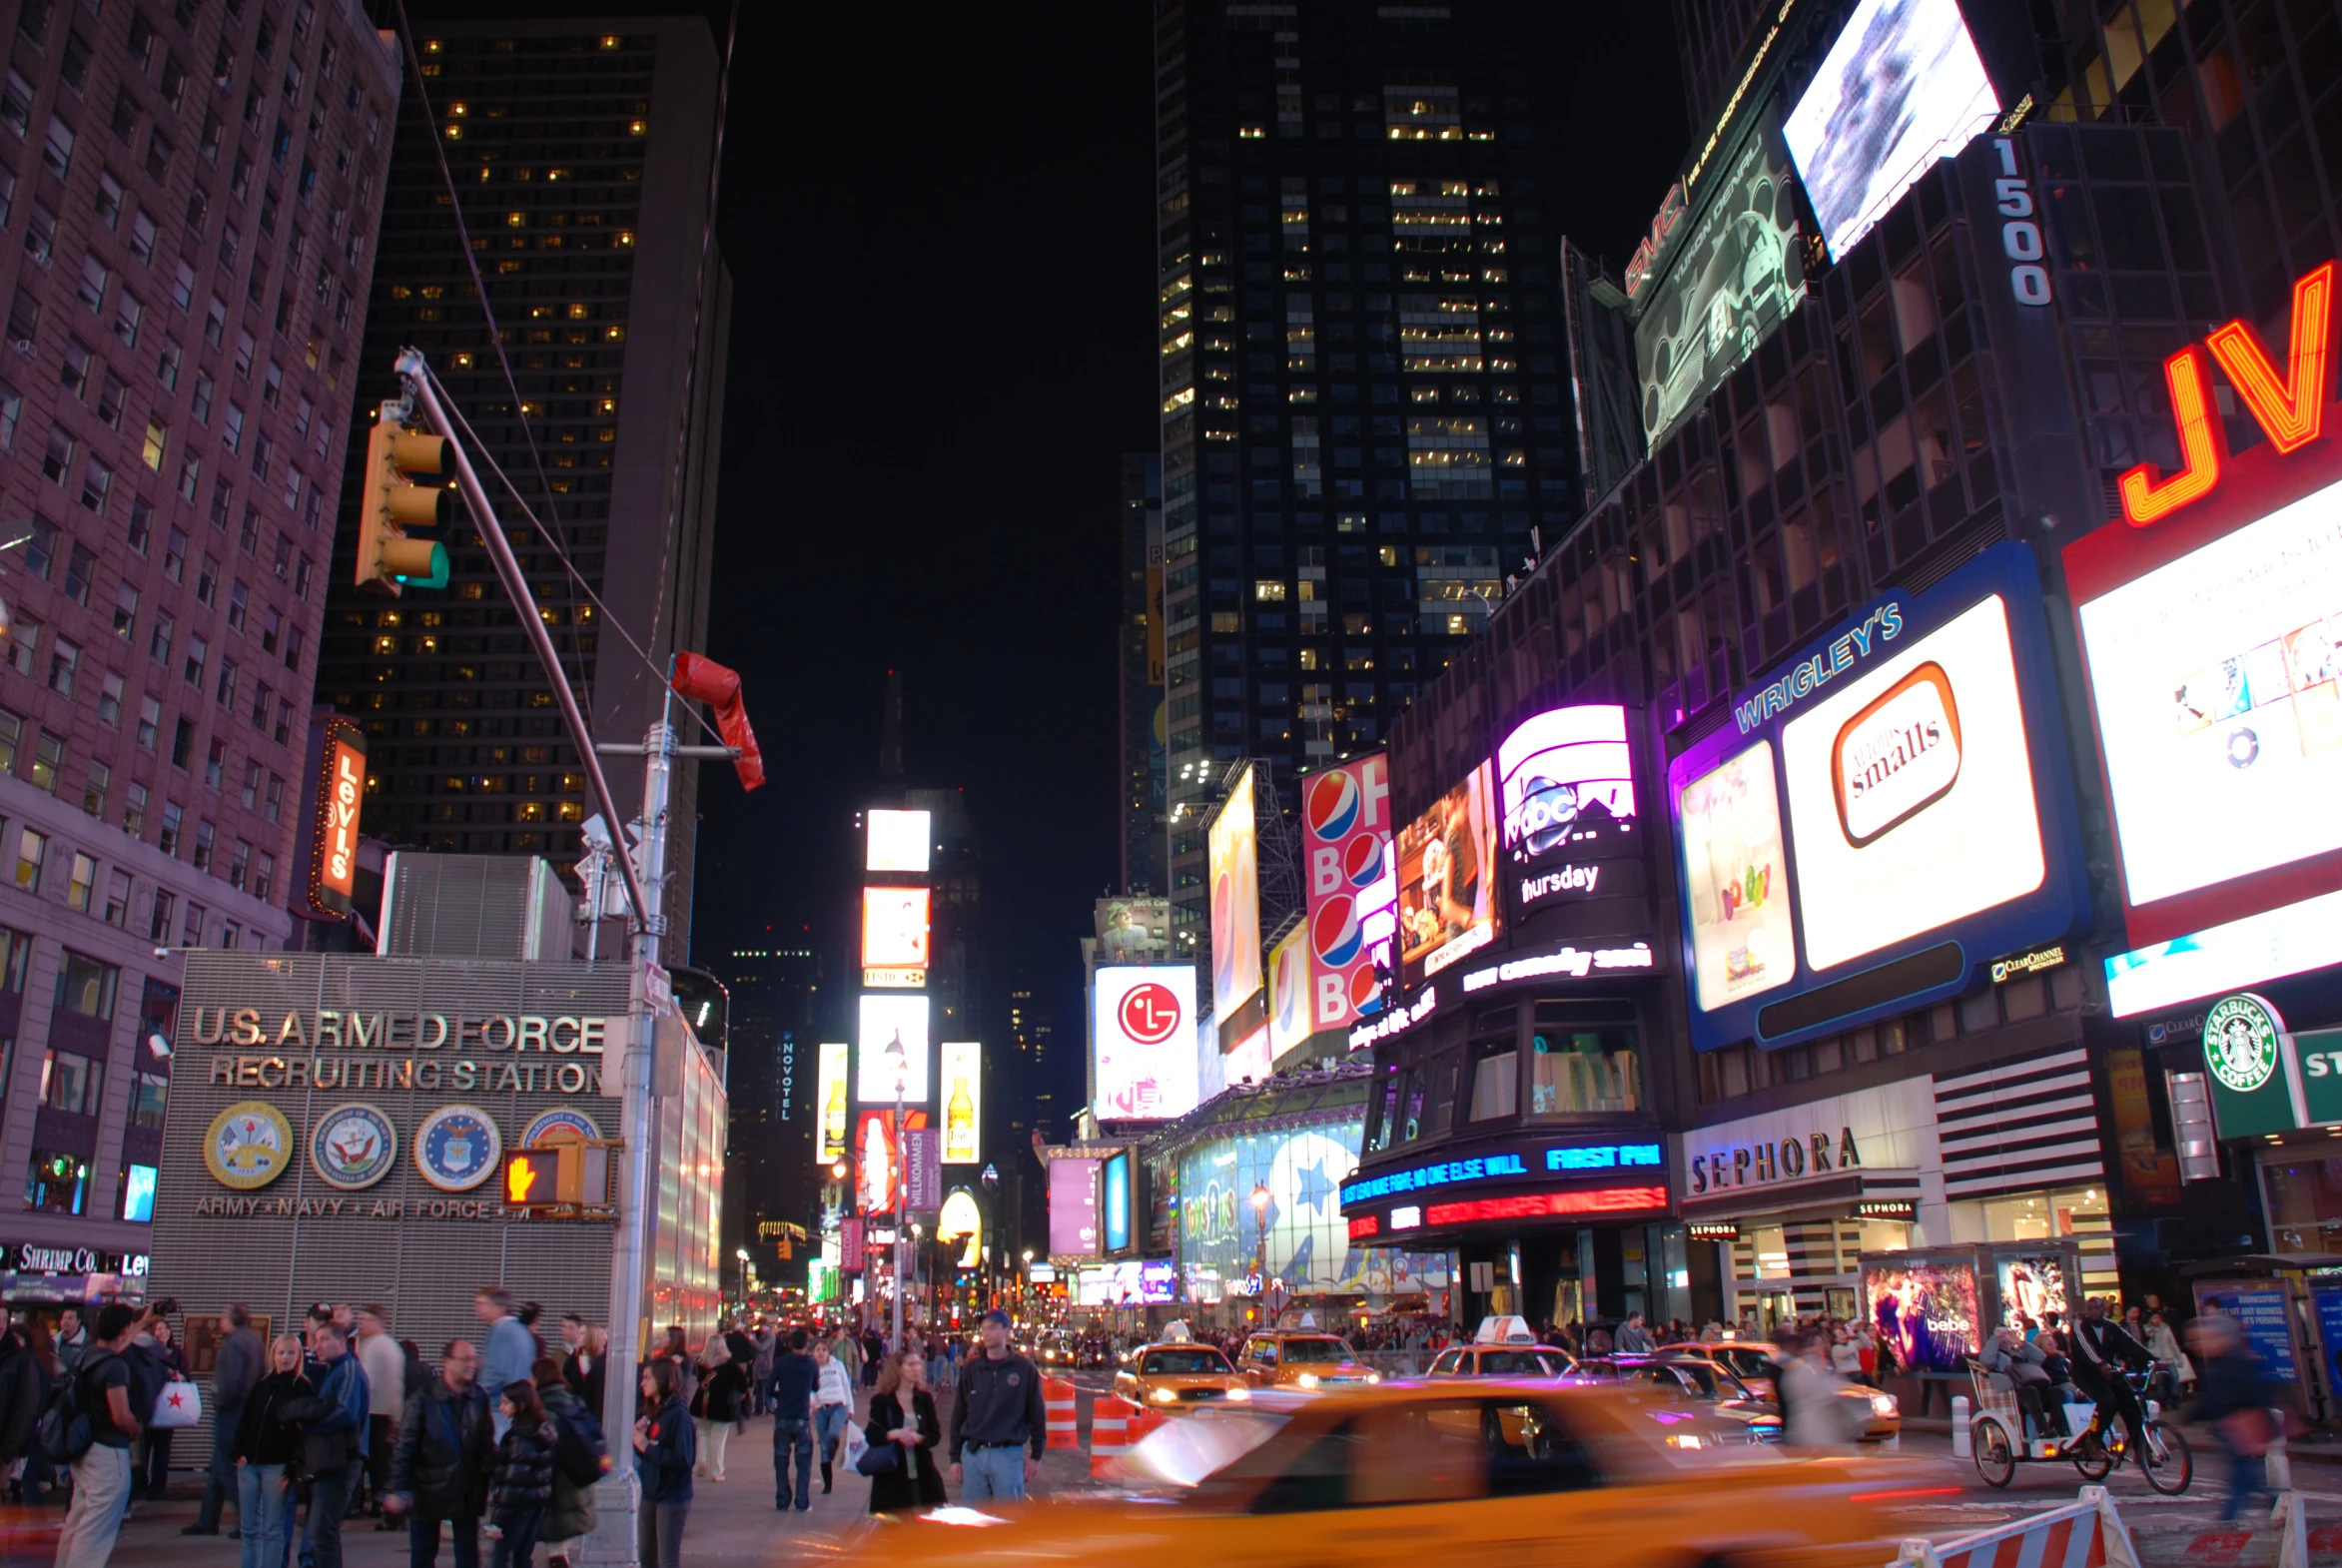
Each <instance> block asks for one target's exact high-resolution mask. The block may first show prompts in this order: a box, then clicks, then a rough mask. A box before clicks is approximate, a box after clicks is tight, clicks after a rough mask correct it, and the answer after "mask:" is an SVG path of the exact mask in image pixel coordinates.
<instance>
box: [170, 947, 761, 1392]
mask: <svg viewBox="0 0 2342 1568" xmlns="http://www.w3.org/2000/svg"><path fill="white" fill-rule="evenodd" d="M564 935H565V933H564ZM626 1030H627V969H626V966H625V964H624V963H622V962H621V963H600V964H585V963H574V962H567V961H558V962H530V961H513V960H509V959H487V958H457V957H441V956H375V955H352V954H334V953H268V954H262V953H246V952H208V951H201V952H191V953H189V954H188V958H187V991H186V995H185V998H184V1004H183V1006H182V1007H181V1008H180V1011H179V1023H178V1032H177V1039H176V1041H175V1042H174V1052H175V1057H174V1062H173V1068H174V1074H173V1080H174V1085H173V1096H172V1106H171V1113H172V1114H171V1119H170V1125H169V1127H168V1128H167V1129H166V1131H165V1135H164V1140H163V1157H162V1159H163V1166H162V1173H161V1179H160V1181H159V1183H158V1189H157V1196H156V1202H155V1221H154V1223H155V1230H154V1263H153V1277H152V1279H151V1281H150V1286H149V1293H150V1295H151V1296H152V1295H173V1296H176V1297H178V1299H179V1301H180V1303H181V1306H182V1308H183V1310H184V1311H185V1313H186V1316H187V1319H188V1320H189V1321H196V1320H199V1319H201V1318H204V1317H216V1316H217V1315H218V1313H219V1312H220V1310H221V1309H222V1308H224V1307H225V1306H227V1305H228V1304H229V1303H230V1302H236V1301H241V1302H244V1303H246V1304H247V1305H248V1306H250V1308H251V1309H252V1311H253V1312H254V1313H255V1314H256V1315H259V1314H267V1315H268V1316H270V1317H271V1318H272V1319H273V1321H274V1323H275V1324H278V1325H283V1324H286V1323H288V1322H290V1321H292V1320H294V1319H295V1318H296V1317H297V1316H298V1314H299V1313H300V1312H302V1311H303V1310H304V1309H305V1308H306V1307H307V1306H308V1305H309V1304H310V1303H311V1302H314V1301H321V1300H322V1301H350V1302H356V1303H362V1304H363V1303H367V1302H382V1303H384V1304H385V1305H387V1306H389V1308H390V1313H391V1321H392V1324H393V1327H394V1331H395V1332H396V1333H397V1334H399V1335H400V1336H401V1337H411V1338H412V1339H413V1340H414V1341H415V1342H416V1343H417V1344H419V1345H422V1346H424V1347H425V1349H426V1351H428V1352H432V1353H434V1354H435V1351H436V1348H437V1346H439V1345H441V1344H443V1343H444V1342H445V1341H446V1340H447V1338H448V1337H449V1336H451V1335H454V1334H476V1332H477V1330H478V1324H477V1323H476V1321H475V1320H474V1319H473V1317H472V1312H471V1300H472V1292H473V1290H474V1289H475V1288H476V1287H478V1286H479V1285H481V1284H483V1283H487V1282H490V1281H501V1282H503V1283H506V1284H508V1285H509V1286H511V1288H512V1289H513V1292H514V1294H515V1295H516V1296H518V1297H519V1298H521V1299H524V1300H535V1301H539V1302H541V1303H543V1305H544V1307H545V1309H546V1314H547V1317H548V1319H549V1318H552V1317H556V1316H558V1314H560V1313H561V1312H565V1311H577V1312H581V1313H583V1314H584V1315H585V1316H586V1317H587V1318H588V1319H589V1320H591V1321H594V1322H598V1323H609V1322H611V1313H610V1310H609V1290H610V1259H611V1253H612V1249H613V1239H614V1238H613V1222H612V1220H611V1219H610V1218H609V1217H608V1214H607V1209H606V1207H601V1208H589V1209H587V1210H586V1211H585V1216H583V1217H546V1216H544V1215H542V1214H538V1213H530V1212H528V1211H525V1210H521V1209H514V1208H507V1207H506V1206H505V1205H504V1202H503V1200H502V1199H503V1174H502V1173H503V1156H504V1155H505V1154H506V1153H507V1152H509V1151H512V1150H516V1149H522V1148H530V1147H543V1146H544V1145H546V1144H549V1143H553V1142H558V1141H559V1140H561V1139H562V1138H564V1137H579V1138H584V1139H587V1140H595V1139H607V1140H615V1139H617V1138H618V1137H619V1136H620V1133H621V1130H622V1128H621V1118H620V1115H619V1112H620V1106H621V1104H622V1102H621V1101H620V1100H619V1099H618V1098H617V1090H618V1087H619V1083H620V1079H621V1071H620V1069H621V1054H622V1052H623V1049H624V1042H625V1040H626ZM685 1038H686V1041H687V1037H685ZM682 1055H683V1056H684V1058H685V1061H684V1062H683V1064H682V1067H683V1071H682V1072H681V1074H680V1075H679V1076H677V1075H673V1074H671V1073H670V1074H662V1075H660V1076H661V1078H662V1079H664V1080H665V1082H662V1083H661V1084H660V1085H659V1087H660V1088H661V1089H663V1090H667V1091H670V1092H669V1093H665V1094H662V1095H661V1096H660V1097H659V1098H658V1100H657V1102H656V1105H657V1112H656V1115H655V1117H654V1125H655V1129H656V1131H655V1147H654V1148H653V1150H652V1151H651V1160H652V1170H653V1172H654V1176H653V1180H652V1184H651V1190H652V1192H653V1194H654V1199H653V1200H654V1201H655V1203H656V1205H657V1206H656V1212H655V1214H654V1215H653V1218H652V1224H651V1229H650V1237H649V1243H648V1244H649V1247H650V1262H649V1269H648V1272H649V1274H650V1276H651V1281H652V1282H651V1286H650V1291H649V1299H648V1300H647V1301H646V1302H645V1305H644V1314H645V1316H646V1317H647V1319H648V1320H649V1321H650V1322H652V1323H654V1324H656V1325H660V1326H663V1325H665V1324H667V1323H682V1324H684V1325H685V1327H686V1329H687V1330H688V1331H689V1333H690V1336H691V1338H692V1339H693V1340H694V1341H696V1340H698V1339H699V1338H701V1337H703V1336H704V1334H705V1333H706V1332H707V1330H708V1328H709V1327H711V1326H712V1324H713V1321H714V1317H715V1312H716V1306H717V1293H718V1289H719V1283H720V1276H719V1273H718V1268H717V1259H716V1246H717V1217H718V1216H717V1206H716V1205H717V1202H718V1194H719V1192H720V1189H721V1182H720V1180H719V1179H718V1177H717V1172H718V1170H719V1167H720V1162H721V1158H722V1155H721V1149H722V1145H721V1138H722V1129H723V1125H724V1092H723V1088H722V1078H721V1067H720V1064H718V1063H716V1062H714V1061H712V1060H711V1055H710V1053H708V1052H706V1051H704V1050H702V1049H701V1048H700V1047H699V1046H698V1045H697V1043H696V1042H688V1041H687V1044H685V1046H684V1049H683V1052H682ZM605 1090H606V1092H605ZM615 1153H616V1152H615V1151H613V1154H615ZM694 1173H701V1174H703V1175H701V1176H696V1177H695V1176H694V1175H693V1174H694ZM620 1315H621V1316H623V1314H620ZM628 1326H631V1325H628ZM621 1331H624V1330H623V1329H621Z"/></svg>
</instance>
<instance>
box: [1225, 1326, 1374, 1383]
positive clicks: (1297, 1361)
mask: <svg viewBox="0 0 2342 1568" xmlns="http://www.w3.org/2000/svg"><path fill="white" fill-rule="evenodd" d="M1236 1360H1237V1363H1238V1365H1239V1367H1240V1368H1241V1370H1242V1372H1243V1374H1244V1381H1245V1382H1246V1383H1247V1384H1248V1385H1249V1386H1251V1387H1253V1388H1299V1389H1306V1390H1314V1389H1319V1388H1346V1387H1349V1386H1351V1385H1353V1384H1360V1383H1379V1382H1381V1381H1382V1374H1381V1373H1380V1372H1377V1371H1375V1370H1374V1369H1373V1368H1372V1367H1369V1366H1368V1365H1366V1363H1365V1362H1363V1361H1361V1360H1359V1359H1358V1356H1357V1352H1355V1351H1354V1350H1352V1349H1351V1348H1350V1342H1349V1341H1348V1340H1347V1339H1344V1338H1342V1337H1340V1336H1339V1335H1337V1334H1320V1333H1307V1332H1291V1331H1285V1330H1270V1331H1268V1332H1266V1333H1257V1334H1254V1335H1252V1337H1251V1338H1249V1339H1246V1340H1245V1341H1244V1349H1243V1352H1242V1354H1240V1355H1239V1356H1237V1358H1236Z"/></svg>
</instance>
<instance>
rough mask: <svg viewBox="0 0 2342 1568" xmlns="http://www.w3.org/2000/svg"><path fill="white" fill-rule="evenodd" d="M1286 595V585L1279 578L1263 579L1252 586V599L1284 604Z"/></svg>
mask: <svg viewBox="0 0 2342 1568" xmlns="http://www.w3.org/2000/svg"><path fill="white" fill-rule="evenodd" d="M1284 595H1285V585H1284V583H1283V582H1281V581H1279V580H1278V579H1277V578H1274V577H1262V578H1261V579H1260V580H1259V581H1257V582H1255V583H1253V584H1252V597H1253V598H1255V599H1263V600H1268V601H1270V602H1273V603H1278V604H1281V603H1283V602H1284Z"/></svg>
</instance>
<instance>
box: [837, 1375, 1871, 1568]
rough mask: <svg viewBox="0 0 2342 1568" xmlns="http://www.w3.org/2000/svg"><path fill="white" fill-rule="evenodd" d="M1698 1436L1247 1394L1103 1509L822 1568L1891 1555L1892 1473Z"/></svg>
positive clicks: (1535, 1412)
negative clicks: (1887, 1503) (1882, 1508)
mask: <svg viewBox="0 0 2342 1568" xmlns="http://www.w3.org/2000/svg"><path fill="white" fill-rule="evenodd" d="M1702 1420H1703V1417H1702V1416H1701V1415H1700V1413H1699V1412H1697V1411H1694V1410H1691V1409H1688V1408H1686V1407H1683V1406H1681V1405H1680V1404H1674V1403H1663V1402H1660V1401H1655V1400H1651V1399H1645V1398H1637V1397H1634V1396H1630V1395H1627V1394H1623V1393H1619V1394H1613V1393H1608V1392H1604V1391H1598V1390H1592V1389H1570V1388H1561V1387H1556V1386H1555V1385H1554V1384H1552V1383H1550V1382H1543V1381H1540V1382H1535V1383H1529V1382H1520V1383H1484V1382H1474V1383H1470V1384H1463V1383H1455V1382H1445V1383H1427V1382H1419V1381H1413V1380H1406V1381H1392V1382H1387V1383H1383V1384H1381V1385H1379V1386H1375V1387H1360V1388H1356V1389H1351V1390H1345V1391H1344V1392H1342V1393H1339V1394H1333V1395H1327V1396H1322V1397H1314V1398H1311V1397H1303V1396H1299V1395H1297V1394H1292V1393H1287V1392H1283V1391H1277V1392H1266V1393H1261V1394H1258V1395H1255V1396H1254V1398H1253V1399H1252V1401H1251V1402H1250V1403H1249V1404H1246V1405H1240V1406H1238V1405H1229V1406H1221V1407H1218V1408H1215V1409H1209V1410H1201V1411H1197V1412H1196V1413H1195V1414H1194V1415H1192V1416H1190V1417H1188V1418H1187V1419H1184V1420H1178V1421H1171V1422H1168V1423H1166V1424H1165V1425H1164V1426H1163V1427H1161V1428H1160V1429H1158V1430H1157V1431H1156V1432H1154V1433H1153V1434H1151V1435H1150V1436H1149V1437H1147V1438H1146V1439H1145V1440H1144V1441H1143V1442H1141V1443H1140V1444H1139V1445H1138V1447H1137V1448H1136V1449H1134V1450H1133V1451H1132V1453H1131V1454H1130V1455H1129V1456H1128V1457H1126V1458H1125V1459H1124V1460H1123V1461H1122V1462H1121V1467H1122V1469H1123V1471H1124V1476H1125V1481H1126V1485H1127V1487H1128V1488H1129V1489H1128V1490H1126V1491H1123V1492H1121V1493H1115V1494H1099V1493H1092V1494H1087V1495H1084V1494H1069V1495H1064V1496H1059V1497H1052V1498H1046V1499H1041V1500H1036V1501H1032V1502H1025V1503H1008V1504H994V1503H986V1504H983V1505H981V1506H977V1507H953V1508H944V1509H938V1510H936V1511H934V1512H932V1513H929V1514H926V1515H923V1516H897V1517H893V1518H890V1519H888V1520H886V1521H885V1522H881V1523H878V1524H875V1525H874V1526H873V1527H871V1528H870V1529H869V1530H868V1531H867V1532H865V1533H862V1534H860V1535H859V1536H858V1537H856V1538H852V1539H849V1540H843V1541H840V1542H839V1543H838V1545H837V1547H836V1548H835V1549H834V1552H833V1553H832V1555H836V1556H838V1557H839V1558H840V1560H841V1562H843V1561H844V1560H846V1559H848V1558H850V1559H851V1560H852V1562H853V1564H854V1568H872V1565H874V1564H885V1565H891V1564H896V1563H900V1564H903V1565H906V1568H909V1565H919V1568H931V1565H932V1564H934V1563H936V1562H939V1561H947V1562H949V1561H971V1562H973V1561H979V1560H981V1561H982V1562H983V1563H985V1564H986V1565H987V1568H1022V1565H1032V1568H1042V1565H1045V1564H1046V1565H1050V1568H1062V1565H1063V1564H1065V1563H1068V1562H1118V1561H1120V1562H1137V1561H1151V1562H1188V1561H1191V1562H1206V1563H1209V1564H1211V1565H1212V1568H1292V1565H1294V1564H1327V1563H1339V1564H1341V1565H1342V1568H1382V1565H1389V1568H1422V1564H1423V1563H1424V1562H1425V1561H1457V1562H1516V1563H1523V1564H1528V1563H1538V1564H1560V1563H1567V1564H1569V1565H1571V1568H1650V1565H1652V1564H1654V1563H1660V1564H1666V1563H1677V1562H1683V1563H1732V1564H1748V1565H1755V1564H1762V1565H1764V1568H1877V1565H1878V1564H1880V1563H1882V1562H1885V1561H1887V1560H1889V1559H1890V1558H1891V1557H1892V1556H1893V1555H1894V1550H1895V1548H1894V1546H1893V1544H1892V1542H1891V1540H1889V1539H1888V1537H1889V1535H1890V1533H1891V1527H1890V1525H1889V1522H1888V1520H1887V1519H1886V1518H1885V1517H1884V1516H1882V1515H1881V1514H1880V1513H1879V1512H1878V1511H1877V1510H1878V1507H1879V1503H1878V1497H1879V1494H1880V1493H1881V1491H1882V1488H1890V1489H1891V1488H1893V1487H1894V1486H1896V1485H1897V1484H1899V1483H1900V1482H1903V1481H1905V1480H1906V1479H1908V1478H1907V1477H1904V1476H1901V1475H1896V1474H1892V1473H1891V1470H1890V1468H1889V1467H1896V1466H1899V1465H1900V1461H1885V1462H1884V1464H1882V1462H1879V1461H1874V1462H1871V1463H1869V1464H1859V1463H1856V1462H1853V1461H1846V1460H1840V1459H1835V1458H1826V1459H1793V1458H1788V1457H1785V1456H1783V1454H1782V1453H1781V1451H1780V1450H1779V1449H1777V1448H1773V1447H1770V1446H1757V1445H1752V1444H1749V1443H1747V1442H1745V1441H1743V1442H1737V1443H1728V1444H1723V1445H1718V1446H1709V1445H1707V1444H1706V1443H1705V1441H1704V1440H1702V1439H1701V1438H1700V1425H1701V1422H1702ZM1866 1494H1868V1495H1866ZM1167 1504H1171V1505H1173V1506H1167Z"/></svg>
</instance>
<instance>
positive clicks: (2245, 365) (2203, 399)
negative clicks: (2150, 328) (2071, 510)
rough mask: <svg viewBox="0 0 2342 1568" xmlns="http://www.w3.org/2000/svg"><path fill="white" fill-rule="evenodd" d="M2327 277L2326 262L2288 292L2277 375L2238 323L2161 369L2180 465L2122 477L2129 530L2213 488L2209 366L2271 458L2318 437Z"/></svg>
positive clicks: (2216, 426) (2216, 438)
mask: <svg viewBox="0 0 2342 1568" xmlns="http://www.w3.org/2000/svg"><path fill="white" fill-rule="evenodd" d="M2334 275H2335V264H2334V263H2332V262H2328V263H2327V264H2326V265H2325V266H2323V267H2321V268H2319V269H2318V270H2317V271H2316V272H2314V273H2311V274H2310V275H2309V276H2308V277H2306V278H2303V279H2302V280H2301V281H2299V282H2298V283H2296V284H2295V285H2294V286H2293V335H2292V342H2291V343H2290V344H2288V345H2287V347H2286V356H2285V371H2284V374H2283V375H2282V376H2280V375H2279V374H2278V372H2277V367H2276V365H2275V363H2274V362H2273V361H2272V360H2271V359H2270V357H2269V351H2268V347H2267V346H2266V345H2265V344H2263V343H2262V342H2261V335H2260V334H2259V333H2257V332H2254V331H2253V330H2252V327H2251V326H2250V324H2248V323H2245V322H2241V321H2237V322H2230V323H2229V324H2228V325H2227V326H2225V327H2222V328H2220V329H2218V330H2217V331H2215V332H2214V333H2213V334H2212V335H2211V337H2209V338H2207V339H2205V340H2204V342H2203V343H2202V344H2192V343H2191V344H2189V345H2188V346H2187V347H2186V348H2184V349H2182V350H2180V351H2179V352H2178V353H2177V354H2174V355H2173V356H2171V358H2169V359H2168V360H2165V361H2164V362H2163V379H2164V381H2165V383H2166V384H2168V385H2169V387H2170V389H2171V418H2172V422H2173V423H2175V424H2176V425H2177V426H2178V428H2179V456H2180V461H2181V464H2182V466H2181V467H2180V469H2179V471H2178V472H2176V473H2172V474H2168V475H2164V474H2160V473H2158V471H2157V470H2156V468H2155V465H2154V464H2153V463H2151V462H2142V463H2140V464H2139V465H2138V466H2137V467H2135V468H2133V469H2131V470H2130V471H2129V472H2128V473H2125V474H2124V475H2123V476H2122V515H2123V516H2124V517H2125V518H2127V519H2129V521H2130V524H2131V526H2133V527H2136V528H2143V527H2146V526H2147V525H2148V524H2150V523H2156V522H2160V521H2162V520H2163V519H2164V518H2165V517H2168V516H2170V515H2171V514H2172V513H2173V512H2175V511H2177V510H2179V509H2180V508H2181V507H2182V506H2185V505H2188V504H2189V503H2191V502H2193V501H2199V500H2202V499H2203V498H2204V497H2205V496H2206V495H2209V494H2210V493H2211V492H2212V489H2213V486H2215V485H2217V484H2218V483H2219V482H2220V468H2221V465H2222V464H2223V463H2225V462H2226V461H2227V460H2228V438H2227V433H2226V431H2225V430H2223V429H2222V427H2221V424H2220V415H2219V411H2218V409H2217V408H2216V407H2214V405H2213V402H2212V369H2211V363H2210V362H2211V361H2213V360H2216V361H2218V362H2219V366H2220V369H2221V371H2223V372H2224V373H2226V375H2227V377H2228V384H2229V385H2230V386H2231V387H2233V388H2235V389H2236V395H2237V396H2238V397H2239V398H2240V399H2242V401H2243V403H2244V405H2245V407H2247V408H2248V409H2250V410H2251V411H2252V416H2253V419H2254V421H2255V422H2257V423H2258V424H2259V425H2260V427H2261V429H2262V431H2263V432H2264V433H2266V434H2267V436H2268V437H2269V444H2270V445H2272V446H2274V447H2276V449H2277V450H2278V451H2280V452H2292V451H2299V450H2300V449H2301V448H2302V447H2304V446H2307V445H2308V444H2309V443H2310V442H2312V441H2314V440H2316V439H2318V438H2319V437H2320V436H2321V435H2323V434H2324V433H2325V418H2326V399H2327V397H2328V395H2329V394H2330V391H2331V388H2332V385H2333V374H2334V353H2333V350H2334ZM2206 349H2209V350H2210V351H2211V354H2210V357H2209V359H2207V358H2206V356H2205V353H2204V351H2205V350H2206Z"/></svg>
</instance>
